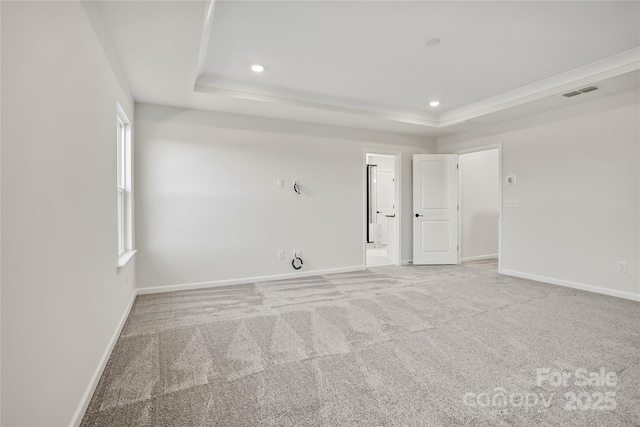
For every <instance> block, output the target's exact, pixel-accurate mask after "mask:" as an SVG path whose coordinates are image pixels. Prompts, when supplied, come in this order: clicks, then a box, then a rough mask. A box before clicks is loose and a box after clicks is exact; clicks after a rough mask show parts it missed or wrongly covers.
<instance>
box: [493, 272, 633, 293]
mask: <svg viewBox="0 0 640 427" xmlns="http://www.w3.org/2000/svg"><path fill="white" fill-rule="evenodd" d="M499 273H500V274H504V275H507V276H513V277H520V278H521V279H529V280H535V281H537V282H543V283H549V284H552V285H558V286H565V287H567V288H573V289H580V290H581V291H587V292H594V293H597V294H603V295H609V296H612V297H618V298H624V299H628V300H632V301H640V294H634V293H631V292H624V291H616V290H614V289H608V288H602V287H599V286H593V285H585V284H584V283H578V282H571V281H569V280H561V279H554V278H552V277H545V276H538V275H537V274H529V273H521V272H519V271H513V270H505V269H504V268H503V269H501V270H500V271H499Z"/></svg>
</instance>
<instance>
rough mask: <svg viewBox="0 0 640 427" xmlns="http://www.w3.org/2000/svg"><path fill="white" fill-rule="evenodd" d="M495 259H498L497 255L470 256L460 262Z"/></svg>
mask: <svg viewBox="0 0 640 427" xmlns="http://www.w3.org/2000/svg"><path fill="white" fill-rule="evenodd" d="M495 258H498V254H489V255H478V256H470V257H466V258H462V259H461V261H462V262H469V261H482V260H484V259H495Z"/></svg>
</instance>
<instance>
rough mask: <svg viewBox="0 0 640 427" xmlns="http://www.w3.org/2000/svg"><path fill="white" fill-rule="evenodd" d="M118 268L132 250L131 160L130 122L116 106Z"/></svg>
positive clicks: (123, 263) (129, 256) (125, 261)
mask: <svg viewBox="0 0 640 427" xmlns="http://www.w3.org/2000/svg"><path fill="white" fill-rule="evenodd" d="M116 139H117V150H116V153H117V154H116V155H117V168H118V169H117V183H116V191H117V197H118V267H124V265H125V264H126V263H127V262H128V261H129V260H130V259H131V257H132V256H133V254H134V253H135V250H134V249H133V209H132V204H133V197H132V196H133V195H132V191H131V190H132V186H131V184H132V173H131V172H132V167H133V164H132V161H131V160H132V159H131V122H130V121H129V119H128V118H127V115H126V114H125V113H124V110H123V109H122V107H121V106H120V104H118V114H117V137H116Z"/></svg>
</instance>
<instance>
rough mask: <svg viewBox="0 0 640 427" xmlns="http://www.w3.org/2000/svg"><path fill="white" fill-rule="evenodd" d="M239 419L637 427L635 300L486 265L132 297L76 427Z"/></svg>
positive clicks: (376, 271)
mask: <svg viewBox="0 0 640 427" xmlns="http://www.w3.org/2000/svg"><path fill="white" fill-rule="evenodd" d="M539 368H541V369H545V368H547V369H549V371H548V372H549V373H550V374H551V378H552V380H553V379H554V378H556V377H557V378H559V376H560V375H562V374H563V373H565V375H571V377H570V378H569V379H568V381H567V383H566V384H559V385H557V384H556V385H554V384H552V381H551V382H550V381H549V380H548V379H545V380H544V381H542V382H541V383H540V384H538V383H537V376H536V375H537V369H539ZM580 368H584V369H586V370H587V374H589V373H592V372H599V371H600V369H601V368H603V369H604V372H605V373H609V372H614V373H615V375H616V380H617V381H612V378H613V377H612V376H610V377H609V379H610V380H611V381H609V382H608V383H605V384H598V383H597V382H595V380H596V379H597V378H595V379H594V382H592V383H591V384H589V385H586V386H580V385H576V380H580V381H581V378H582V377H581V376H578V377H576V370H577V369H580ZM545 372H546V371H545ZM594 375H595V374H594ZM614 382H615V384H614ZM612 392H613V393H615V395H612V394H611V393H612ZM566 393H569V394H568V395H565V394H566ZM571 393H575V395H576V396H577V402H572V400H574V399H573V398H572V395H571ZM606 393H609V394H606ZM503 395H504V396H506V400H505V399H503V398H502V396H503ZM567 396H568V397H567ZM604 397H606V398H607V399H606V401H605V400H604ZM612 400H613V402H612ZM536 401H537V402H536ZM614 405H615V408H613V406H614ZM567 406H569V407H571V406H573V407H574V408H575V409H568V408H567ZM254 425H264V426H267V425H268V426H283V425H288V426H345V425H362V426H382V425H389V426H467V425H468V426H640V304H639V303H637V302H632V301H626V300H622V299H617V298H613V297H607V296H603V295H597V294H592V293H587V292H582V291H577V290H573V289H568V288H563V287H558V286H553V285H547V284H543V283H537V282H533V281H529V280H523V279H517V278H511V277H507V276H501V275H498V274H497V268H496V265H495V264H494V263H493V262H477V263H470V264H463V265H461V266H431V267H417V266H409V267H395V266H387V267H377V268H373V269H370V270H366V271H363V272H357V273H349V274H335V275H329V276H318V277H311V278H304V279H294V280H285V281H278V282H265V283H257V284H249V285H240V286H230V287H224V288H216V289H207V290H196V291H185V292H174V293H165V294H156V295H145V296H139V297H138V298H137V300H136V302H135V305H134V307H133V310H132V312H131V315H130V316H129V319H128V320H127V323H126V325H125V328H124V330H123V333H122V335H121V337H120V338H119V340H118V342H117V345H116V347H115V350H114V352H113V354H112V356H111V358H110V359H109V362H108V365H107V367H106V369H105V372H104V374H103V375H102V378H101V380H100V383H99V385H98V387H97V389H96V392H95V394H94V396H93V398H92V400H91V403H90V405H89V408H88V410H87V413H86V415H85V417H84V419H83V421H82V426H84V427H89V426H96V427H97V426H110V427H114V426H254Z"/></svg>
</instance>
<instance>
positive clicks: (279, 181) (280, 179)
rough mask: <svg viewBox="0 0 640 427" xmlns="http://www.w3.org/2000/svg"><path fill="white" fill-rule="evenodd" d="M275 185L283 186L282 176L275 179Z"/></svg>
mask: <svg viewBox="0 0 640 427" xmlns="http://www.w3.org/2000/svg"><path fill="white" fill-rule="evenodd" d="M276 185H277V186H278V187H279V188H283V187H284V178H278V180H277V181H276Z"/></svg>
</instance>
